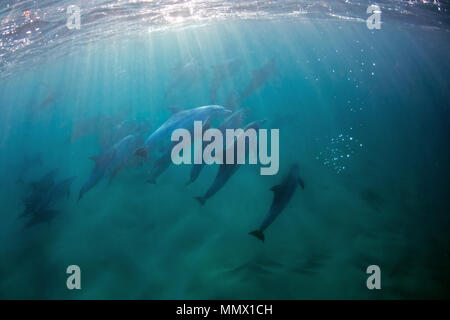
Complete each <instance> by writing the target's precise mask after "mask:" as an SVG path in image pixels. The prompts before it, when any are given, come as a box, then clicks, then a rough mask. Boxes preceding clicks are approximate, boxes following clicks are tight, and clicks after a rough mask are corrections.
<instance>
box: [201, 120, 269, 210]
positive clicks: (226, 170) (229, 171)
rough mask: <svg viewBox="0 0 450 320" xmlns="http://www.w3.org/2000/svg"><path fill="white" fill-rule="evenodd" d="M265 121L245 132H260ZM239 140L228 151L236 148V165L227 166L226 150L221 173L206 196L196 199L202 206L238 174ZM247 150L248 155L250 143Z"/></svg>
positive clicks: (252, 124) (257, 122) (253, 124)
mask: <svg viewBox="0 0 450 320" xmlns="http://www.w3.org/2000/svg"><path fill="white" fill-rule="evenodd" d="M263 122H264V120H263V121H254V122H252V123H250V124H248V125H247V126H246V127H245V129H244V131H245V130H247V129H255V130H258V129H259V128H260V125H261V123H263ZM236 141H237V140H235V142H234V143H233V144H232V145H231V146H229V147H228V148H227V150H230V149H231V148H234V163H233V164H226V161H225V159H226V153H227V150H225V153H224V156H223V157H224V163H223V164H221V165H220V166H219V171H217V175H216V178H215V179H214V182H213V183H212V185H211V186H210V187H209V189H208V190H207V191H206V193H205V195H204V196H202V197H195V199H196V200H197V201H198V202H200V204H201V205H204V204H205V202H206V200H207V199H209V198H211V197H212V196H213V195H215V194H216V193H217V192H218V191H219V190H220V189H222V188H223V186H224V185H225V184H226V183H227V182H228V180H230V178H231V177H232V176H233V175H234V174H235V173H236V170H237V169H238V168H239V167H240V166H241V165H240V164H238V163H237V143H236ZM245 146H246V150H245V153H246V154H248V152H249V148H248V143H246V144H245Z"/></svg>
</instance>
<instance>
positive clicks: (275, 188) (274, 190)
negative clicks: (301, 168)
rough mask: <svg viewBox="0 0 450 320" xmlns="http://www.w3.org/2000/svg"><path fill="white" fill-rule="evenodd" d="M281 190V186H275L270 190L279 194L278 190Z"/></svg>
mask: <svg viewBox="0 0 450 320" xmlns="http://www.w3.org/2000/svg"><path fill="white" fill-rule="evenodd" d="M280 188H281V184H277V185H276V186H273V187H272V188H270V191H273V192H277V191H278V190H280Z"/></svg>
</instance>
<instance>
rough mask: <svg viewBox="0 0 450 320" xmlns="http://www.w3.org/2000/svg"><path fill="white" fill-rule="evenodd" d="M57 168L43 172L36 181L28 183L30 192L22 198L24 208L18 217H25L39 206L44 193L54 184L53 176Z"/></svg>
mask: <svg viewBox="0 0 450 320" xmlns="http://www.w3.org/2000/svg"><path fill="white" fill-rule="evenodd" d="M57 171H58V170H57V169H55V170H52V171H50V172H48V173H47V174H45V175H44V176H43V177H42V178H41V179H39V180H38V181H34V182H31V183H30V193H29V195H28V196H27V197H26V198H25V199H24V200H23V203H24V204H25V210H24V211H23V213H22V214H21V215H20V217H25V216H27V215H29V214H31V213H33V212H34V211H35V210H36V207H38V206H39V203H40V201H41V199H42V197H43V196H45V194H47V193H48V192H49V190H50V189H51V188H52V187H53V186H54V185H55V176H56V173H57Z"/></svg>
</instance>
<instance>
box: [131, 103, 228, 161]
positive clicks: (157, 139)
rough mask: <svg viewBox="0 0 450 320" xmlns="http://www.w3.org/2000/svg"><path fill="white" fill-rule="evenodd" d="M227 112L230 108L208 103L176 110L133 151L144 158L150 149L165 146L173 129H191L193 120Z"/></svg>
mask: <svg viewBox="0 0 450 320" xmlns="http://www.w3.org/2000/svg"><path fill="white" fill-rule="evenodd" d="M229 113H231V111H230V110H228V109H225V108H224V107H222V106H218V105H209V106H203V107H198V108H194V109H188V110H183V111H179V112H176V113H174V114H173V115H172V116H171V117H170V118H169V119H168V120H167V121H166V122H164V123H163V125H162V126H160V127H159V128H158V129H156V131H154V132H153V133H152V134H151V135H150V136H149V137H148V138H147V140H146V141H145V143H144V145H143V147H141V148H139V149H137V150H136V151H135V152H134V153H135V154H136V155H138V156H141V157H144V158H146V157H147V155H148V152H149V150H150V149H152V148H158V147H161V146H163V147H167V146H168V144H170V143H171V141H170V137H171V135H172V132H173V131H174V130H175V129H180V128H183V129H186V130H189V131H192V130H193V128H194V121H203V122H206V121H207V120H208V119H210V120H213V119H214V118H217V117H220V116H225V115H226V114H229ZM164 144H165V145H164Z"/></svg>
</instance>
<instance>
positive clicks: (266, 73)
mask: <svg viewBox="0 0 450 320" xmlns="http://www.w3.org/2000/svg"><path fill="white" fill-rule="evenodd" d="M275 70H276V69H275V59H274V58H272V59H270V60H269V61H268V62H266V63H265V64H264V65H263V66H262V67H261V68H260V69H257V70H254V71H253V76H252V79H251V80H250V83H249V84H248V86H247V88H246V89H245V90H244V92H242V94H241V96H240V97H239V101H242V100H243V99H245V98H246V97H248V96H249V95H251V94H252V93H253V92H255V91H256V90H258V89H259V88H261V87H262V86H263V85H264V84H265V83H266V82H267V80H269V78H270V77H271V76H272V75H273V74H274V73H275Z"/></svg>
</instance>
